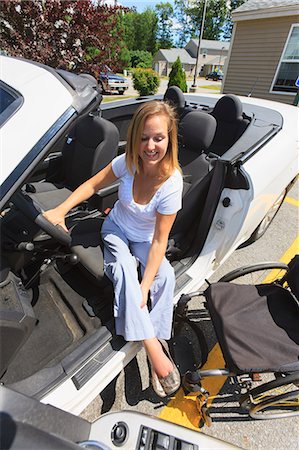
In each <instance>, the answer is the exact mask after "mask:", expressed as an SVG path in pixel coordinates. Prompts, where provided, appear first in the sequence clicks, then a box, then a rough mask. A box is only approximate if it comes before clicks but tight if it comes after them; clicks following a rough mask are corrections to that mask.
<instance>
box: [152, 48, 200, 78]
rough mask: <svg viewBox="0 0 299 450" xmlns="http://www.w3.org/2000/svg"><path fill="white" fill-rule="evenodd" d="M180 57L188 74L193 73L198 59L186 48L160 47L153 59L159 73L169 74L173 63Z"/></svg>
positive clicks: (155, 68)
mask: <svg viewBox="0 0 299 450" xmlns="http://www.w3.org/2000/svg"><path fill="white" fill-rule="evenodd" d="M178 57H179V58H180V61H181V63H182V66H183V69H184V70H185V72H186V75H191V74H192V71H193V70H194V67H195V64H196V59H195V58H193V57H192V56H191V55H190V54H189V53H188V52H187V50H185V49H184V48H170V49H160V50H159V51H158V53H157V54H156V55H155V57H154V59H153V66H154V70H155V71H156V72H157V73H158V74H159V75H165V76H168V75H169V73H170V71H171V67H172V64H173V63H174V62H175V61H176V60H177V58H178Z"/></svg>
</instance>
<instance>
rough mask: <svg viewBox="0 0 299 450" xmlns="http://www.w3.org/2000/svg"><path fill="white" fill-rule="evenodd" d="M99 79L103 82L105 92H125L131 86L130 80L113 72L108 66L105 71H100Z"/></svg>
mask: <svg viewBox="0 0 299 450" xmlns="http://www.w3.org/2000/svg"><path fill="white" fill-rule="evenodd" d="M99 81H100V82H102V85H103V89H104V92H106V93H108V92H111V91H118V92H120V93H123V92H124V91H126V90H127V89H128V88H129V83H128V81H127V80H126V79H125V78H124V77H122V76H121V75H117V74H116V73H113V72H112V70H111V69H109V67H107V66H106V68H105V70H104V71H102V72H100V74H99Z"/></svg>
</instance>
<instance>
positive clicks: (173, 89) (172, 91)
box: [163, 86, 186, 109]
mask: <svg viewBox="0 0 299 450" xmlns="http://www.w3.org/2000/svg"><path fill="white" fill-rule="evenodd" d="M163 100H164V101H166V102H169V103H170V104H171V105H172V106H174V107H175V108H177V109H183V108H184V107H185V104H186V101H185V97H184V94H183V92H182V91H181V89H180V88H179V87H178V86H170V87H169V88H168V89H167V90H166V92H165V94H164V98H163Z"/></svg>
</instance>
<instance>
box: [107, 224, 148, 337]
mask: <svg viewBox="0 0 299 450" xmlns="http://www.w3.org/2000/svg"><path fill="white" fill-rule="evenodd" d="M102 239H103V242H104V266H105V273H106V275H107V276H108V278H109V279H110V280H111V281H112V282H113V285H114V297H115V299H114V317H115V328H116V333H117V334H119V335H121V336H123V337H124V338H125V339H126V340H127V341H143V340H144V339H151V338H153V337H155V331H154V328H153V325H152V322H151V319H150V315H149V311H148V308H147V307H144V308H142V309H141V307H140V304H141V290H140V283H139V280H138V274H137V264H136V259H135V257H134V256H133V255H132V253H131V252H130V248H129V242H128V240H127V239H126V237H125V236H124V234H123V233H122V231H121V230H120V228H119V227H118V226H117V225H115V224H114V223H113V222H112V221H111V220H110V219H109V217H108V218H107V219H106V220H105V222H104V224H103V227H102Z"/></svg>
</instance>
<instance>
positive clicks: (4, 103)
mask: <svg viewBox="0 0 299 450" xmlns="http://www.w3.org/2000/svg"><path fill="white" fill-rule="evenodd" d="M21 104H22V97H21V96H20V94H18V93H17V92H16V91H14V90H13V89H12V88H10V87H9V86H7V85H6V84H5V83H3V82H2V81H1V82H0V126H1V125H3V124H4V123H5V122H6V121H7V119H8V118H9V117H11V116H12V115H13V114H14V113H15V112H16V111H17V109H18V108H19V107H20V105H21Z"/></svg>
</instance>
